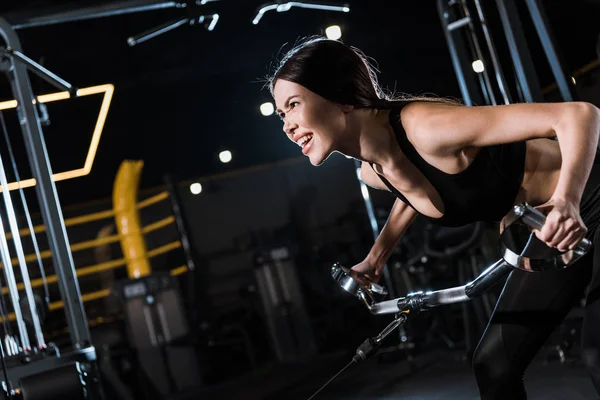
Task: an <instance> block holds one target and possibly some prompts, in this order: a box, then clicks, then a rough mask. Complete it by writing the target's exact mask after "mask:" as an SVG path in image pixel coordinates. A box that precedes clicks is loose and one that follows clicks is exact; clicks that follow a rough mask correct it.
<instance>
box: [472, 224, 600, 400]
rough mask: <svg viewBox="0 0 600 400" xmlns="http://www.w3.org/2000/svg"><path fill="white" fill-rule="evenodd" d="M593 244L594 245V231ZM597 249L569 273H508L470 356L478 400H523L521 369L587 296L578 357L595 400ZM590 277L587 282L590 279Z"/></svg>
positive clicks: (599, 373) (599, 380) (598, 374)
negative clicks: (589, 377) (587, 287)
mask: <svg viewBox="0 0 600 400" xmlns="http://www.w3.org/2000/svg"><path fill="white" fill-rule="evenodd" d="M593 239H595V240H596V242H598V243H600V230H597V231H596V234H595V235H594V237H593ZM599 249H600V246H595V249H594V250H592V251H590V253H588V254H587V255H586V256H585V257H584V258H582V259H581V260H579V261H578V262H577V263H576V264H574V265H572V266H571V268H569V269H564V270H560V271H544V272H536V273H531V272H524V271H519V270H514V271H513V272H511V274H510V276H509V277H508V280H507V282H506V285H505V287H504V289H503V291H502V294H501V296H500V299H499V300H498V303H497V304H496V308H495V310H494V313H493V314H492V318H491V320H490V322H489V325H488V326H487V328H486V331H485V333H484V335H483V337H482V339H481V341H480V342H479V345H478V346H477V349H476V350H475V354H474V355H473V369H474V372H475V377H476V379H477V385H478V386H479V392H480V395H481V398H482V399H484V400H488V399H489V400H491V399H511V400H513V399H514V400H517V399H519V400H520V399H526V398H527V396H526V394H525V387H524V385H523V374H524V372H525V369H526V368H527V366H528V365H529V363H530V362H531V360H532V359H533V358H534V356H535V355H536V353H537V352H538V351H539V349H540V347H541V346H542V345H543V344H544V343H545V342H546V340H547V339H548V338H549V336H550V334H551V333H552V332H553V330H554V329H555V328H556V327H557V326H558V325H559V324H560V323H561V322H562V320H563V319H564V317H565V316H566V315H567V314H568V312H569V310H570V309H571V308H572V307H573V305H575V304H576V303H577V301H578V300H580V299H581V298H582V297H583V293H584V290H585V289H586V286H587V285H588V284H589V283H590V278H591V286H590V288H591V290H590V292H589V294H588V296H587V302H586V307H585V314H584V319H583V327H582V328H583V330H582V356H583V361H584V362H585V364H586V365H587V367H588V370H589V372H590V375H591V377H592V381H593V383H594V386H595V387H596V390H597V391H598V393H599V394H600V359H599V354H600V274H599V273H598V268H596V269H595V270H594V271H592V263H593V264H594V265H596V266H598V265H600V251H599ZM592 272H593V275H594V276H593V277H591V275H592Z"/></svg>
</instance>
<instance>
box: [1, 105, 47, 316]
mask: <svg viewBox="0 0 600 400" xmlns="http://www.w3.org/2000/svg"><path fill="white" fill-rule="evenodd" d="M0 124H1V125H2V130H3V133H4V139H5V141H6V147H7V149H8V154H9V157H10V162H11V164H12V167H13V172H14V174H15V181H16V182H20V181H21V177H20V176H19V170H18V169H17V162H16V161H15V155H14V154H13V151H12V145H11V143H10V138H9V137H8V129H7V127H6V121H5V120H4V113H3V112H2V111H0ZM18 187H19V194H20V196H21V203H22V204H23V213H24V214H25V217H26V218H27V227H28V228H29V232H30V235H31V241H32V243H33V248H34V251H35V255H36V257H37V262H38V265H39V267H40V276H41V278H42V282H43V283H44V295H45V298H44V300H45V302H46V306H49V304H50V292H49V291H48V282H47V281H46V271H45V269H44V265H43V263H42V259H41V257H40V249H39V246H38V243H37V238H36V236H35V232H34V227H33V223H32V221H31V215H30V214H29V207H28V206H27V200H26V199H25V193H24V192H23V188H22V187H21V186H20V185H18Z"/></svg>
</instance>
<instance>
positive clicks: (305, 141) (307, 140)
mask: <svg viewBox="0 0 600 400" xmlns="http://www.w3.org/2000/svg"><path fill="white" fill-rule="evenodd" d="M300 142H302V143H298V144H299V145H300V147H302V154H306V153H308V151H309V150H310V148H311V146H312V143H313V135H307V136H305V137H303V138H302V139H300Z"/></svg>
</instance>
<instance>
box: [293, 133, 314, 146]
mask: <svg viewBox="0 0 600 400" xmlns="http://www.w3.org/2000/svg"><path fill="white" fill-rule="evenodd" d="M312 137H313V135H306V136H303V137H301V138H300V139H299V140H298V141H297V142H296V143H298V146H300V147H304V145H306V143H308V141H309V140H310V139H312Z"/></svg>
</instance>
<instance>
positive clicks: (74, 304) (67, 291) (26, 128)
mask: <svg viewBox="0 0 600 400" xmlns="http://www.w3.org/2000/svg"><path fill="white" fill-rule="evenodd" d="M0 35H1V36H2V37H3V39H4V40H5V42H6V44H7V46H8V47H10V48H11V49H14V50H15V51H18V52H21V51H22V50H21V43H20V41H19V37H18V36H17V34H16V32H15V31H14V29H13V28H12V26H11V25H10V24H9V23H8V21H6V20H5V19H4V18H2V17H0ZM10 62H11V68H10V71H9V72H8V73H7V75H8V78H9V81H10V84H11V87H12V91H13V94H14V98H15V99H16V100H17V102H18V104H19V106H18V110H19V112H20V123H21V130H22V132H23V137H24V140H25V149H26V151H27V157H28V160H29V164H30V167H31V170H32V173H33V177H34V178H35V180H36V182H37V185H36V192H37V196H38V200H39V203H40V208H41V214H42V218H43V221H44V225H45V226H46V231H47V233H48V234H47V236H48V242H49V246H50V250H51V252H52V257H53V261H54V266H55V271H56V275H57V277H58V286H59V289H60V293H61V297H62V299H63V301H64V307H65V315H66V319H67V324H68V326H69V333H70V336H71V341H72V343H73V346H74V348H75V349H83V348H85V347H88V346H90V344H91V339H90V332H89V328H88V325H87V318H86V315H85V310H84V308H83V302H82V301H81V292H80V290H79V284H78V281H77V277H76V274H75V265H74V263H73V257H72V254H71V249H70V245H69V239H68V236H67V232H66V228H65V224H64V218H63V215H62V209H61V206H60V201H59V199H58V194H57V192H56V186H55V183H54V180H53V179H52V168H51V166H50V159H49V157H48V152H47V150H46V143H45V140H44V134H43V132H42V127H41V124H40V118H39V115H38V111H37V108H36V107H35V106H34V100H35V97H34V95H33V91H32V89H31V82H30V80H29V75H28V73H27V69H26V67H25V65H24V64H23V63H21V62H15V60H14V59H11V60H10Z"/></svg>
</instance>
